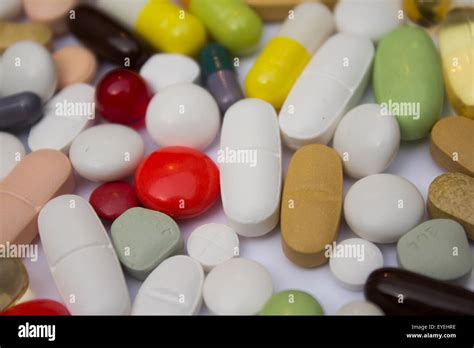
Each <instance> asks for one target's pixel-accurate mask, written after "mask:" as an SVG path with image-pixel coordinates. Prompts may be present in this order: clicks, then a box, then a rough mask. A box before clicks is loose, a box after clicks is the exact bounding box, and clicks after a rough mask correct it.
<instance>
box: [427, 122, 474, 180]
mask: <svg viewBox="0 0 474 348" xmlns="http://www.w3.org/2000/svg"><path fill="white" fill-rule="evenodd" d="M430 152H431V157H433V160H434V161H435V162H436V163H438V164H439V165H440V166H441V167H443V168H444V169H446V170H447V171H450V172H460V173H463V174H466V175H470V176H472V177H474V120H471V119H469V118H467V117H461V116H451V117H445V118H442V119H441V120H439V121H438V122H437V123H436V124H435V125H434V127H433V129H432V130H431V138H430Z"/></svg>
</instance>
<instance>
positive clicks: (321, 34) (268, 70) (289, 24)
mask: <svg viewBox="0 0 474 348" xmlns="http://www.w3.org/2000/svg"><path fill="white" fill-rule="evenodd" d="M334 28H335V25H334V19H333V16H332V13H331V11H330V10H329V9H328V8H327V7H326V6H324V5H321V4H319V3H303V4H301V5H299V6H297V7H295V9H294V10H293V11H290V15H289V17H288V18H287V19H286V21H285V23H284V24H283V26H282V28H281V30H280V32H279V34H278V35H277V36H276V37H275V38H273V39H272V40H270V42H269V43H268V44H267V46H266V47H265V48H264V50H263V51H262V53H261V54H260V56H259V57H258V58H257V61H256V62H255V64H254V66H253V67H252V69H251V70H250V71H249V73H248V75H247V77H246V79H245V91H246V94H247V96H248V97H250V98H260V99H263V100H265V101H266V102H268V103H270V104H272V105H273V106H274V107H275V109H277V110H278V109H280V108H281V106H282V105H283V102H284V101H285V99H286V97H287V96H288V93H289V92H290V90H291V87H293V84H294V83H295V81H296V80H297V79H298V77H299V75H300V74H301V72H302V71H303V69H304V67H305V66H306V64H307V63H308V62H309V60H310V58H311V56H312V54H313V53H314V52H315V51H316V50H317V49H318V48H319V47H320V46H321V45H322V43H323V42H324V41H325V40H326V39H327V38H328V37H329V36H330V35H331V34H332V33H333V31H334Z"/></svg>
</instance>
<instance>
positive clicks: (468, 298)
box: [365, 268, 474, 315]
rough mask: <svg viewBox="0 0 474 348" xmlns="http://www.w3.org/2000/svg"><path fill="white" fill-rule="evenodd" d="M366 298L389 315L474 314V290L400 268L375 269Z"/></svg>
mask: <svg viewBox="0 0 474 348" xmlns="http://www.w3.org/2000/svg"><path fill="white" fill-rule="evenodd" d="M365 297H366V298H367V300H369V301H371V302H373V303H375V304H377V305H378V306H379V307H380V308H382V310H383V311H384V313H385V314H387V315H474V293H473V292H472V291H469V290H467V289H465V288H462V287H459V286H455V285H452V284H449V283H446V282H442V281H439V280H435V279H433V278H429V277H426V276H423V275H420V274H417V273H413V272H409V271H405V270H401V269H397V268H380V269H378V270H375V271H374V272H372V273H371V274H370V276H369V278H368V279H367V282H366V284H365Z"/></svg>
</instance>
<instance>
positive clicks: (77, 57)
mask: <svg viewBox="0 0 474 348" xmlns="http://www.w3.org/2000/svg"><path fill="white" fill-rule="evenodd" d="M53 58H54V61H55V63H56V67H57V71H58V88H59V89H62V88H64V87H66V86H69V85H72V84H74V83H89V82H91V81H92V80H93V79H94V76H95V74H96V72H97V59H96V58H95V56H94V54H93V53H92V52H91V51H90V50H89V49H87V48H85V47H81V46H70V47H64V48H61V49H59V50H58V51H56V52H54V54H53Z"/></svg>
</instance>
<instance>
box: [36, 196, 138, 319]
mask: <svg viewBox="0 0 474 348" xmlns="http://www.w3.org/2000/svg"><path fill="white" fill-rule="evenodd" d="M38 229H39V233H40V236H41V242H42V245H43V250H44V253H45V254H46V259H47V261H48V265H49V268H50V270H51V273H52V275H53V278H54V281H55V283H56V286H57V288H58V290H59V293H60V295H61V297H62V298H63V300H64V303H65V304H66V307H67V308H68V309H69V311H70V312H71V314H73V315H126V314H130V297H129V295H128V289H127V284H126V283H125V278H124V276H123V272H122V269H121V267H120V263H119V261H118V258H117V255H116V254H115V251H114V248H113V246H112V244H111V243H110V239H109V237H108V236H107V232H106V231H105V228H104V226H103V225H102V223H101V221H100V219H99V218H98V216H97V214H96V213H95V211H94V209H93V208H92V207H91V206H90V204H89V203H88V202H87V201H86V200H84V198H82V197H80V196H77V195H63V196H59V197H56V198H54V199H52V200H50V201H49V202H48V203H47V204H46V205H45V206H44V207H43V209H42V210H41V212H40V214H39V216H38Z"/></svg>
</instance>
